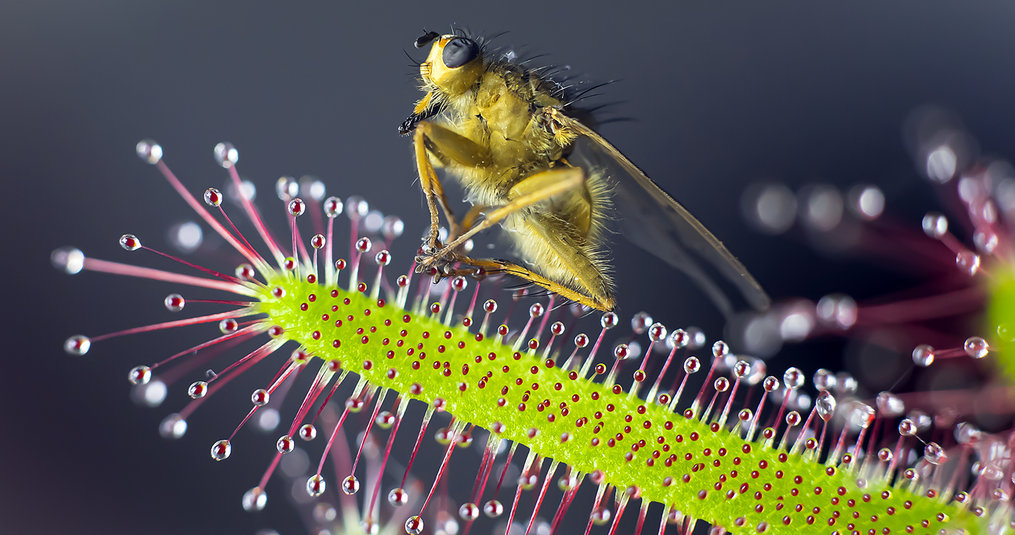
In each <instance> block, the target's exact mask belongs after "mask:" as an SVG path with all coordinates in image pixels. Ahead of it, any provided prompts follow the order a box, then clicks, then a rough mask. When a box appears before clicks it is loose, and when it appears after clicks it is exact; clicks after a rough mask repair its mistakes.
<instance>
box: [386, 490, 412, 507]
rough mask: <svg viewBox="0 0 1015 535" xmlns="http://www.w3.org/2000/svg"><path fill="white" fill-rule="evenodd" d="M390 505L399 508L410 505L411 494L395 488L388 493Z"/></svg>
mask: <svg viewBox="0 0 1015 535" xmlns="http://www.w3.org/2000/svg"><path fill="white" fill-rule="evenodd" d="M388 503H390V504H391V505H394V506H395V507H399V506H402V505H405V504H407V503H409V493H408V492H406V491H405V489H403V488H394V489H391V491H390V492H388Z"/></svg>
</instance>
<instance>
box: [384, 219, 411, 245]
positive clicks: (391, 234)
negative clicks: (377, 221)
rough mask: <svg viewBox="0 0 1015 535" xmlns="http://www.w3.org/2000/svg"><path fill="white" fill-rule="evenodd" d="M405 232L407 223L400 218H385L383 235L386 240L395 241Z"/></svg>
mask: <svg viewBox="0 0 1015 535" xmlns="http://www.w3.org/2000/svg"><path fill="white" fill-rule="evenodd" d="M404 232H405V223H404V222H402V220H401V219H400V218H399V217H398V216H393V215H389V216H385V217H384V223H382V224H381V234H382V235H383V236H384V238H385V239H388V240H393V239H395V238H398V237H399V236H401V235H402V234H403V233H404Z"/></svg>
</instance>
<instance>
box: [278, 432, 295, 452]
mask: <svg viewBox="0 0 1015 535" xmlns="http://www.w3.org/2000/svg"><path fill="white" fill-rule="evenodd" d="M295 447H296V441H295V440H293V437H291V436H289V435H282V436H280V437H278V440H277V441H276V442H275V449H277V450H278V452H279V453H289V452H291V451H292V450H293V449H294V448H295Z"/></svg>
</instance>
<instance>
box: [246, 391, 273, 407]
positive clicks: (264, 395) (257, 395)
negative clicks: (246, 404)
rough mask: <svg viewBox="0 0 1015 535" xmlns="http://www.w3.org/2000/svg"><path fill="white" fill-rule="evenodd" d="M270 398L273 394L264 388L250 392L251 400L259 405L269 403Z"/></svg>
mask: <svg viewBox="0 0 1015 535" xmlns="http://www.w3.org/2000/svg"><path fill="white" fill-rule="evenodd" d="M270 399H271V395H270V394H268V391H267V390H265V389H263V388H258V389H257V390H254V393H252V394H250V402H251V403H253V404H254V405H257V406H258V407H263V406H265V405H267V404H268V401H269V400H270Z"/></svg>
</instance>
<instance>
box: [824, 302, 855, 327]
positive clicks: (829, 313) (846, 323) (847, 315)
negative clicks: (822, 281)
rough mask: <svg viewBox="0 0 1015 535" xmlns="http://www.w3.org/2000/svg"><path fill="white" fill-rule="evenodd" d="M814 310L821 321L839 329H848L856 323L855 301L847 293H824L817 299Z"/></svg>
mask: <svg viewBox="0 0 1015 535" xmlns="http://www.w3.org/2000/svg"><path fill="white" fill-rule="evenodd" d="M814 311H815V314H817V316H818V319H820V320H821V321H822V323H824V324H826V325H832V326H834V327H837V328H839V329H843V330H845V329H849V328H850V327H852V326H853V325H854V324H855V323H856V316H857V307H856V301H854V300H853V298H852V297H850V296H848V295H843V294H829V295H826V296H824V297H822V298H821V299H819V300H818V304H817V306H815V309H814Z"/></svg>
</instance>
